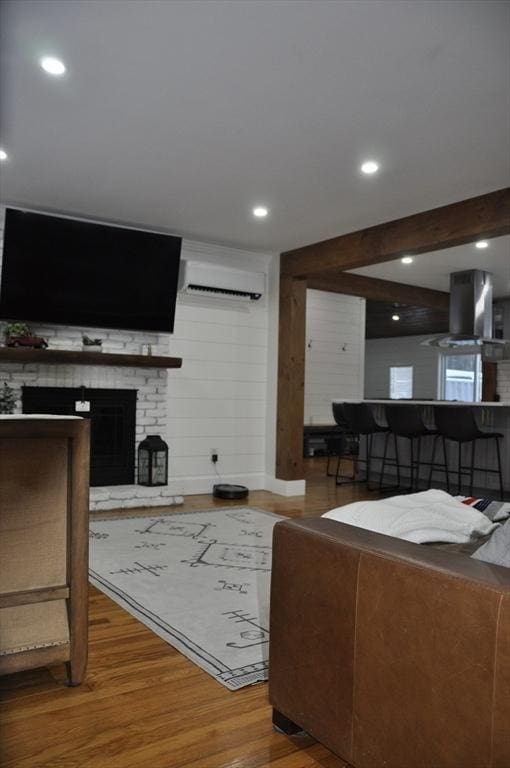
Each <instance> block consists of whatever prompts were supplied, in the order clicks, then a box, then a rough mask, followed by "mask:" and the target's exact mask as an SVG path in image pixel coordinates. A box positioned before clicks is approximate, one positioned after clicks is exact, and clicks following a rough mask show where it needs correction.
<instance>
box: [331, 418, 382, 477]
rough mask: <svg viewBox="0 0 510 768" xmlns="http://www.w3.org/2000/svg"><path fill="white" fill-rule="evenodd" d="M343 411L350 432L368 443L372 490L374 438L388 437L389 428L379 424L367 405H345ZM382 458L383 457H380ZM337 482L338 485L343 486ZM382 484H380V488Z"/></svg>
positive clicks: (368, 474) (368, 468)
mask: <svg viewBox="0 0 510 768" xmlns="http://www.w3.org/2000/svg"><path fill="white" fill-rule="evenodd" d="M343 411H344V416H345V421H346V424H347V429H348V431H349V432H350V433H351V434H353V435H364V436H365V441H366V459H365V466H366V473H367V477H366V483H367V488H368V489H369V490H373V489H371V488H370V468H371V463H372V458H373V455H372V446H373V442H374V436H375V435H378V434H384V435H386V434H387V433H388V432H389V429H388V427H383V426H381V424H378V423H377V421H376V420H375V418H374V414H373V413H372V409H371V408H370V406H369V405H367V404H366V403H343ZM378 458H381V457H378ZM341 484H342V483H339V482H338V480H337V485H341ZM380 487H381V484H380V483H379V488H380Z"/></svg>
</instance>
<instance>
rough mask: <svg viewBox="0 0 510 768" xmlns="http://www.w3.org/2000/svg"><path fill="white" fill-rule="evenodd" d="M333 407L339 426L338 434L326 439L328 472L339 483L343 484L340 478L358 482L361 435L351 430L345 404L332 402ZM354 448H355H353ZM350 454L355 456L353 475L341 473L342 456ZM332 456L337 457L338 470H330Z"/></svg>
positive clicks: (334, 416)
mask: <svg viewBox="0 0 510 768" xmlns="http://www.w3.org/2000/svg"><path fill="white" fill-rule="evenodd" d="M331 406H332V409H333V418H334V420H335V423H336V425H337V427H338V428H339V433H340V434H338V435H335V436H334V437H331V438H327V439H326V445H327V448H328V462H327V464H326V474H327V476H328V477H335V478H336V481H337V485H343V483H339V482H338V480H339V478H340V479H343V480H348V481H349V482H351V483H353V482H356V463H357V461H358V447H359V445H358V443H359V435H354V434H352V433H351V432H350V431H349V428H348V425H347V420H346V418H345V412H344V404H343V403H331ZM353 449H354V450H353ZM344 456H350V457H354V466H353V472H352V475H341V474H340V461H341V459H342V457H344ZM332 458H336V460H337V462H336V472H334V473H333V472H330V466H331V464H330V462H331V459H332Z"/></svg>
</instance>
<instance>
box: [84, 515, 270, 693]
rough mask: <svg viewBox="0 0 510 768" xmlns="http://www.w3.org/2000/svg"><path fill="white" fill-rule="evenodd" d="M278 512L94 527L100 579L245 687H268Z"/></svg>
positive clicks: (195, 657)
mask: <svg viewBox="0 0 510 768" xmlns="http://www.w3.org/2000/svg"><path fill="white" fill-rule="evenodd" d="M282 519H283V518H281V517H280V516H278V515H273V514H271V513H269V512H263V511H261V510H258V509H253V508H252V507H230V508H226V509H211V510H203V511H192V512H181V513H175V514H173V513H172V514H168V515H161V516H153V517H122V518H109V519H104V520H95V519H94V520H91V523H90V532H89V536H90V571H89V573H90V581H91V582H92V583H93V584H94V585H95V586H96V587H97V588H98V589H100V590H101V591H102V592H104V593H105V594H106V595H108V596H109V597H111V599H112V600H114V601H115V602H116V603H118V604H119V605H121V606H122V607H123V608H125V610H126V611H128V612H129V613H131V614H132V615H133V616H135V617H136V618H137V619H139V620H140V621H141V622H142V623H143V624H145V625H146V626H147V627H149V629H151V630H152V631H153V632H155V633H156V634H157V635H159V637H161V638H163V639H164V640H166V642H167V643H169V644H170V645H172V646H173V647H174V648H176V649H177V650H178V651H180V652H181V653H183V654H184V655H185V656H186V657H187V658H188V659H190V660H191V661H193V662H194V663H195V664H197V665H198V666H199V667H201V668H202V669H204V670H205V671H206V672H208V673H209V674H210V675H212V676H213V677H214V678H215V679H216V680H217V681H218V682H219V683H222V684H223V685H224V686H226V687H227V688H229V689H231V690H237V689H238V688H242V687H244V686H247V685H252V684H253V683H257V682H261V681H263V680H267V676H268V647H269V589H270V578H271V542H272V532H273V527H274V525H275V524H276V523H277V522H278V521H279V520H282Z"/></svg>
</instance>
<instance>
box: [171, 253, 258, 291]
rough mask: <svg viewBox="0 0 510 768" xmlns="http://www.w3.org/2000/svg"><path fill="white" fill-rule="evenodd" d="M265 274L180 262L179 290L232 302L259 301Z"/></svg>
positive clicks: (192, 262)
mask: <svg viewBox="0 0 510 768" xmlns="http://www.w3.org/2000/svg"><path fill="white" fill-rule="evenodd" d="M264 286H265V275H264V274H263V273H262V272H247V271H245V270H241V269H230V268H229V267H218V266H215V265H214V264H207V263H205V262H198V261H187V260H184V261H182V262H181V269H180V272H179V291H181V292H182V293H187V294H192V295H193V294H194V295H195V296H216V297H218V298H223V299H231V300H233V301H258V300H259V299H261V298H262V296H263V295H264Z"/></svg>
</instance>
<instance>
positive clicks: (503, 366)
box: [497, 360, 510, 403]
mask: <svg viewBox="0 0 510 768" xmlns="http://www.w3.org/2000/svg"><path fill="white" fill-rule="evenodd" d="M497 393H498V395H499V397H500V400H503V401H504V402H509V403H510V360H502V361H501V362H499V363H498V383H497Z"/></svg>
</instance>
